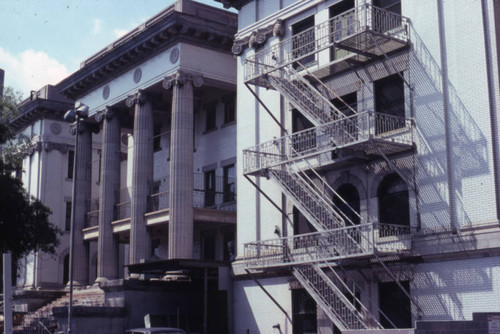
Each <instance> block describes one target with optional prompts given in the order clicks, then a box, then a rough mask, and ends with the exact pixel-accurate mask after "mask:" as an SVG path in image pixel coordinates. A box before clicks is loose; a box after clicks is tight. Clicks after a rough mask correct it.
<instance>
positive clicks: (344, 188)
mask: <svg viewBox="0 0 500 334" xmlns="http://www.w3.org/2000/svg"><path fill="white" fill-rule="evenodd" d="M336 192H337V194H338V195H339V196H340V197H341V198H342V199H343V200H344V201H345V202H346V203H347V204H348V205H349V206H350V207H351V208H352V210H351V208H349V206H347V205H346V204H345V203H344V201H342V200H341V199H340V198H339V197H337V196H335V195H334V196H333V203H334V204H335V205H336V206H337V207H338V208H339V209H340V211H342V212H343V213H344V215H345V216H347V218H348V219H349V220H350V221H351V222H352V223H353V224H355V225H357V224H359V223H360V218H359V208H360V204H359V193H358V190H357V189H356V187H355V186H353V185H352V184H350V183H345V184H343V185H341V186H340V187H338V188H337V190H336ZM353 210H354V211H356V212H357V213H358V214H356V213H355V212H353ZM347 225H350V224H349V223H347Z"/></svg>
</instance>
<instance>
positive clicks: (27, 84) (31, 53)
mask: <svg viewBox="0 0 500 334" xmlns="http://www.w3.org/2000/svg"><path fill="white" fill-rule="evenodd" d="M0 64H1V65H0V66H1V67H2V68H3V69H4V70H5V86H11V87H13V88H14V89H15V90H19V91H21V93H22V94H23V96H28V95H29V92H30V91H31V90H38V89H40V88H42V87H43V86H45V85H47V84H51V85H54V84H57V83H58V82H59V81H61V80H62V79H64V78H65V77H67V76H68V75H69V73H68V70H67V68H66V66H64V65H62V64H61V63H59V62H58V61H57V60H56V59H54V58H51V57H50V56H49V55H48V54H46V53H45V52H42V51H35V50H32V49H28V50H24V51H23V52H21V53H19V54H17V55H14V54H11V53H9V52H8V51H6V50H4V49H3V48H1V47H0Z"/></svg>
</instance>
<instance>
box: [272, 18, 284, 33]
mask: <svg viewBox="0 0 500 334" xmlns="http://www.w3.org/2000/svg"><path fill="white" fill-rule="evenodd" d="M273 36H275V37H276V36H277V37H280V38H281V37H283V36H285V25H284V24H283V20H282V19H277V20H276V22H274V25H273Z"/></svg>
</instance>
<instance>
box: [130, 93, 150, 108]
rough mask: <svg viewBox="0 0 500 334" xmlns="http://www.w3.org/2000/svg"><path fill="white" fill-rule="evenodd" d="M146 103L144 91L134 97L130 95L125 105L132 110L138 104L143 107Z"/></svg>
mask: <svg viewBox="0 0 500 334" xmlns="http://www.w3.org/2000/svg"><path fill="white" fill-rule="evenodd" d="M145 102H146V94H145V93H144V91H141V90H140V91H138V92H137V93H135V94H133V95H129V96H128V97H127V100H126V101H125V104H126V105H127V107H129V108H132V107H133V106H135V105H136V104H139V105H143V104H144V103H145Z"/></svg>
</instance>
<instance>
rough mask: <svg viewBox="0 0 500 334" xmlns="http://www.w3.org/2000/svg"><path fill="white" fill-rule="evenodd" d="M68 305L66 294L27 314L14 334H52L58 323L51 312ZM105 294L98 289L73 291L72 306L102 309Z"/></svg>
mask: <svg viewBox="0 0 500 334" xmlns="http://www.w3.org/2000/svg"><path fill="white" fill-rule="evenodd" d="M68 304H69V294H66V295H64V296H62V297H60V298H58V299H56V300H54V301H53V302H51V303H49V304H47V305H44V306H42V307H40V308H39V309H38V310H36V311H34V312H30V313H27V314H26V315H25V316H24V318H23V320H22V322H21V324H20V325H19V326H16V327H14V330H13V333H14V334H22V333H23V334H27V333H45V334H47V333H48V332H50V333H52V332H55V331H56V330H57V328H58V323H57V321H56V319H55V318H54V315H53V313H52V310H53V309H54V308H56V307H67V306H68ZM105 304H106V303H105V294H104V291H102V290H101V289H100V288H98V287H91V288H88V289H81V290H75V291H74V292H73V306H82V307H102V306H106V305H105Z"/></svg>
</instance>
